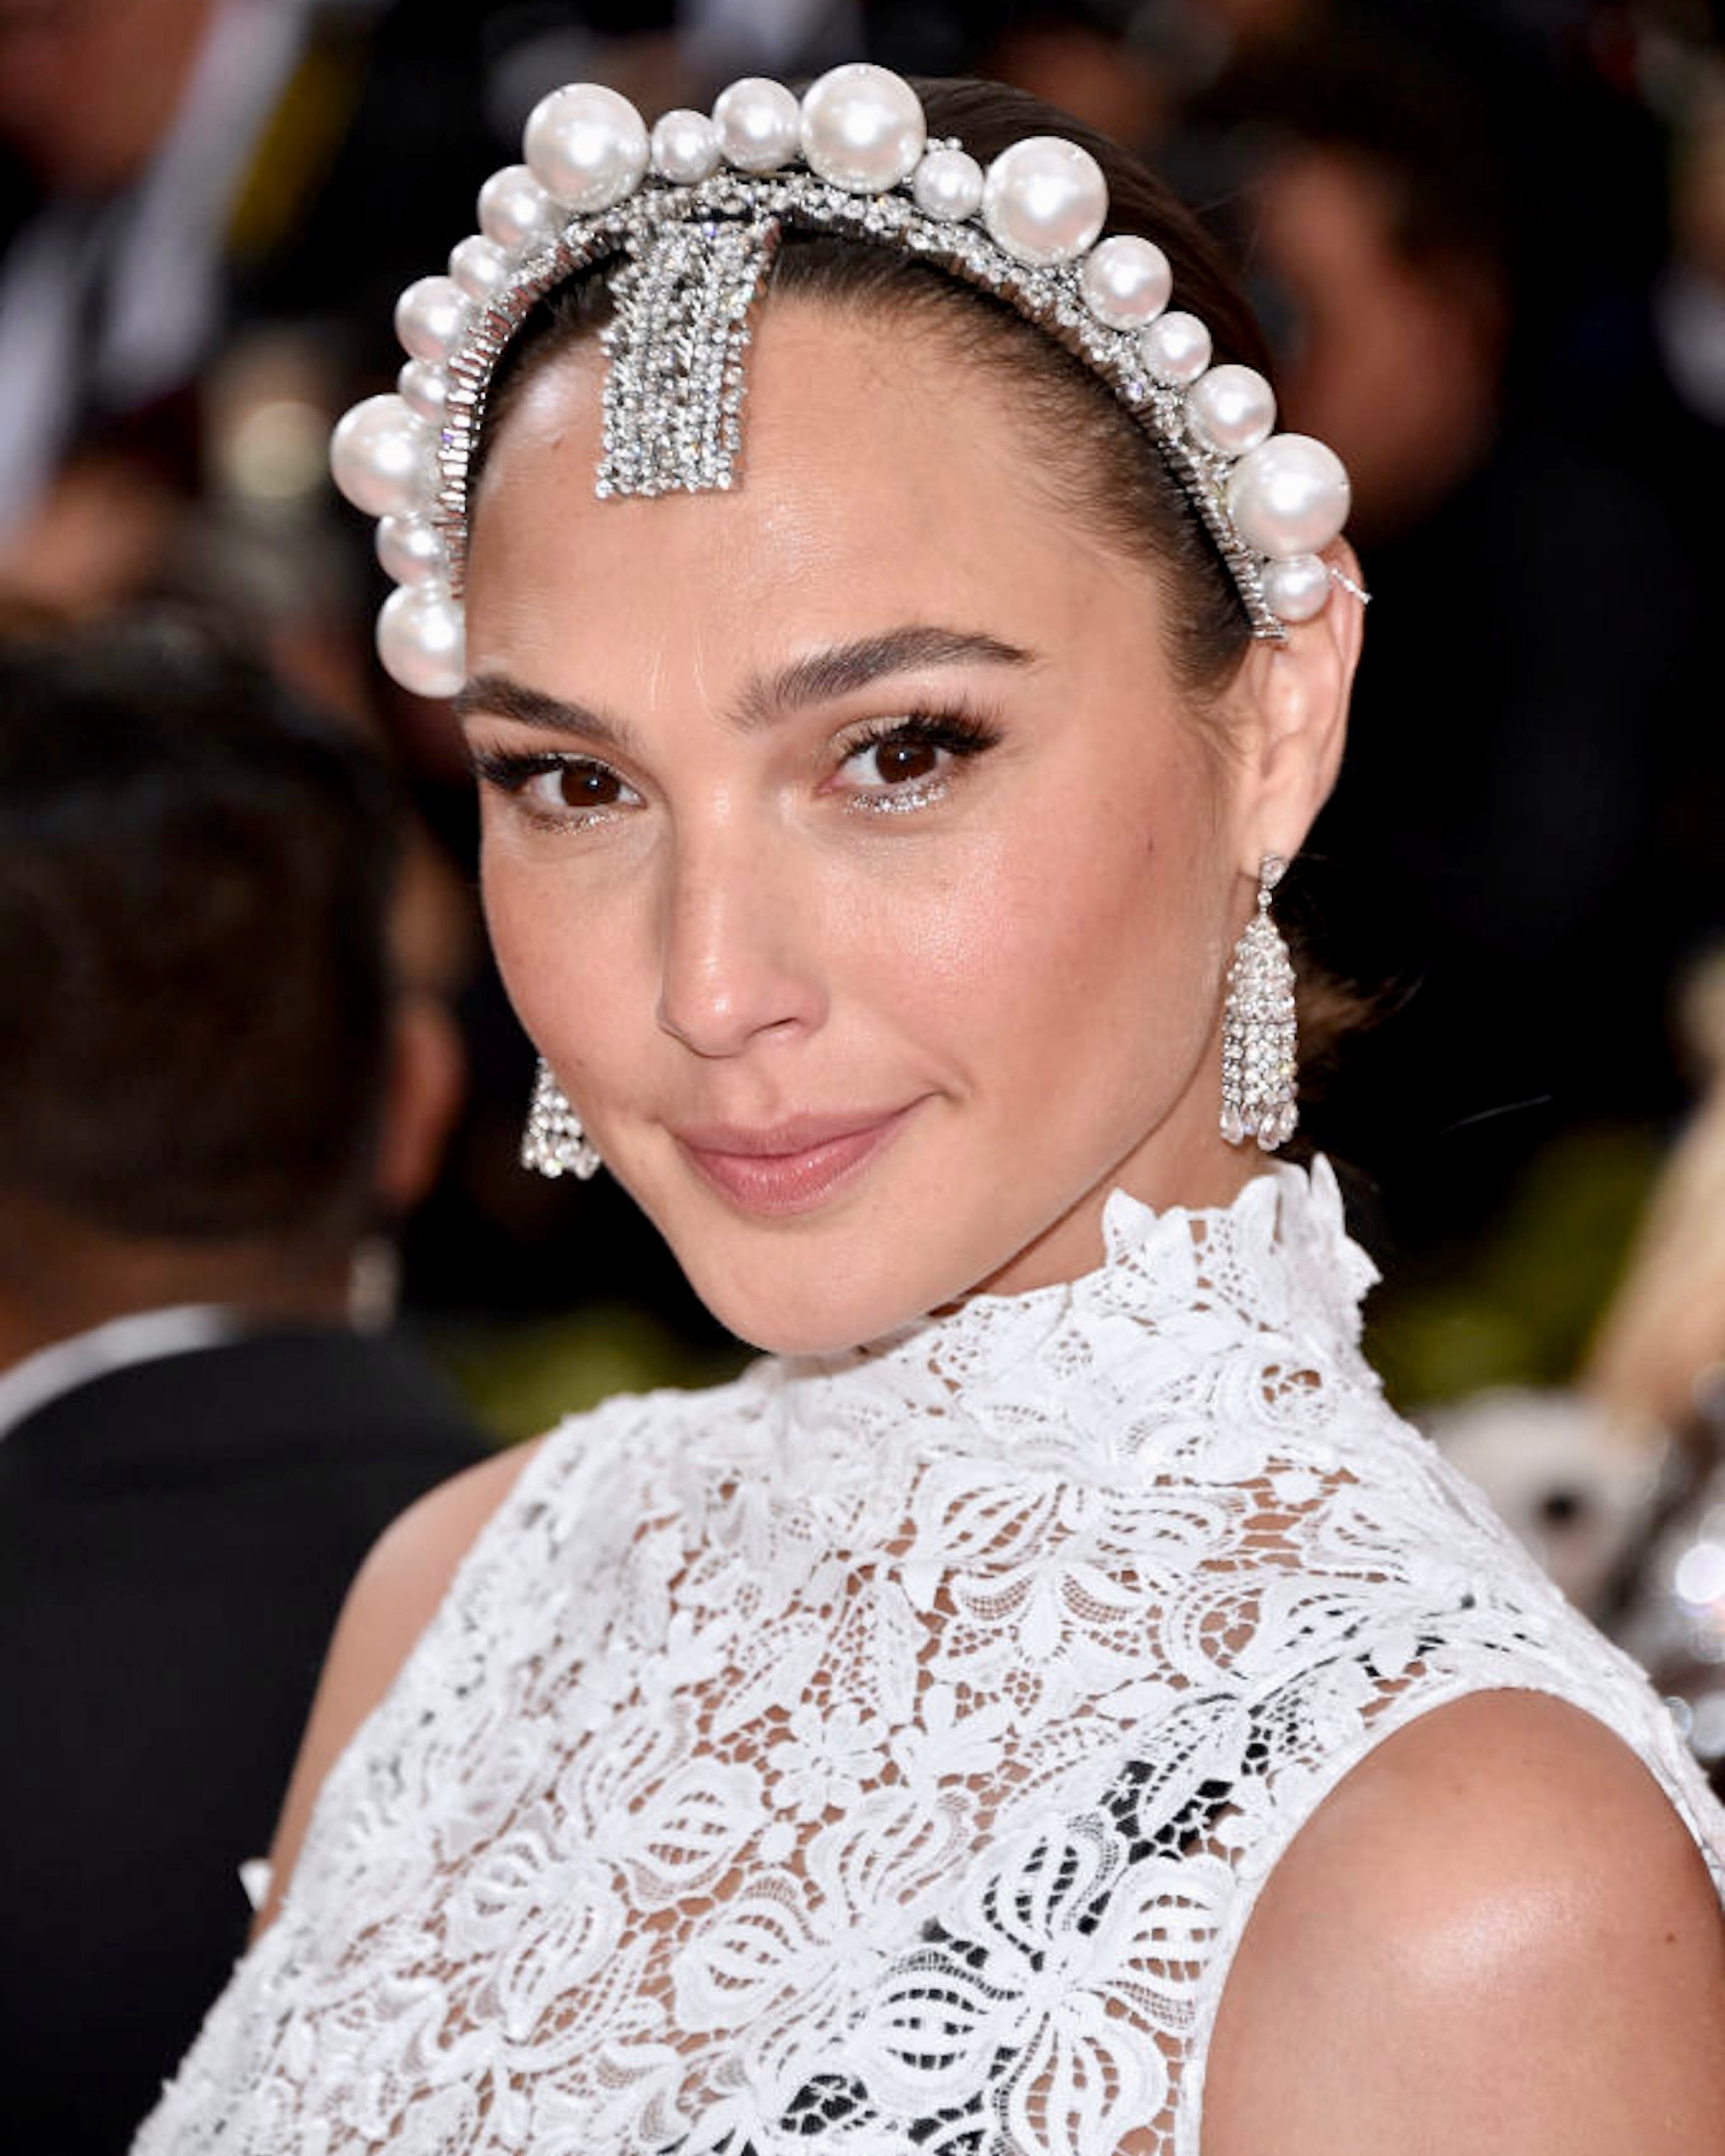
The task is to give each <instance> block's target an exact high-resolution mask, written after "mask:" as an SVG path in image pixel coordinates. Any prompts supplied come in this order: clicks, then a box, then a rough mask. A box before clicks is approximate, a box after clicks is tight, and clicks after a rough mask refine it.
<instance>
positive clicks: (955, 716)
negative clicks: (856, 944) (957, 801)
mask: <svg viewBox="0 0 1725 2156" xmlns="http://www.w3.org/2000/svg"><path fill="white" fill-rule="evenodd" d="M998 741H999V731H997V729H996V728H995V727H994V726H992V725H990V724H989V723H988V721H986V720H984V719H982V718H980V717H978V716H976V715H975V714H973V713H972V712H968V711H943V712H932V711H911V712H909V713H906V715H904V716H901V717H896V718H891V719H879V720H875V721H871V722H870V724H868V725H867V726H863V727H861V728H860V729H859V730H858V731H856V732H855V733H853V734H851V735H850V736H849V737H846V738H845V739H844V740H843V741H841V742H840V743H839V768H840V769H841V770H842V769H843V768H844V767H845V765H846V764H849V763H850V762H853V761H854V760H855V758H856V757H860V756H865V755H866V754H867V753H868V752H869V751H870V749H873V748H881V747H888V746H893V745H901V744H902V745H906V746H913V747H927V748H931V749H934V750H937V751H939V752H942V753H943V754H945V755H946V756H947V757H950V758H952V760H953V761H954V762H958V761H962V760H963V759H964V758H966V757H975V756H980V755H982V754H983V752H984V751H985V750H988V749H990V748H993V746H994V745H995V743H996V742H998ZM469 761H470V763H471V764H472V767H473V770H474V773H475V777H476V778H478V779H479V780H480V783H481V784H483V785H486V786H490V787H495V788H496V790H497V791H498V792H499V793H503V794H506V795H508V796H509V797H510V798H511V799H515V798H520V797H521V796H522V795H524V794H525V793H526V791H527V788H529V786H530V785H531V783H532V782H533V781H534V780H535V779H536V778H545V777H547V776H548V775H550V774H551V773H563V774H568V773H592V774H593V776H594V777H596V778H608V779H613V780H614V781H615V783H617V784H618V785H619V787H626V786H627V784H628V782H627V781H626V780H625V779H624V778H619V776H618V774H617V773H615V772H614V771H613V770H612V769H611V768H610V767H609V765H608V764H604V763H601V762H598V760H597V759H596V758H594V757H585V756H565V755H559V754H557V753H554V752H550V751H546V750H536V751H518V750H508V749H488V748H481V747H473V748H472V749H471V750H470V752H469ZM951 784H952V771H951V768H950V767H947V768H945V769H942V770H938V771H936V772H932V773H929V774H928V775H927V777H926V778H922V779H920V780H916V781H913V782H911V783H907V784H904V785H899V786H893V785H891V784H887V785H883V786H880V787H878V788H875V789H873V790H871V791H862V790H857V791H850V790H849V789H846V788H839V789H838V790H839V791H840V792H841V793H845V797H846V798H845V808H846V809H847V810H848V811H850V812H851V813H853V814H860V815H869V816H882V815H888V816H901V815H905V814H910V813H911V812H913V811H915V810H916V809H919V808H927V807H928V806H930V805H931V804H932V803H934V802H936V801H937V800H940V799H942V798H944V796H945V795H946V793H947V791H948V789H949V788H950V787H951ZM619 805H621V804H619V803H611V802H606V803H600V804H598V805H597V806H595V807H593V808H588V809H580V808H574V807H572V806H569V807H567V808H565V809H564V810H563V811H562V813H557V812H553V811H549V810H547V808H544V807H543V806H541V805H539V804H534V805H533V806H532V808H531V814H534V815H535V816H536V818H537V819H539V820H540V821H542V823H544V824H547V825H549V826H550V827H551V828H552V829H558V830H585V829H588V826H590V825H592V824H597V823H600V822H603V820H604V819H606V818H607V817H608V816H609V815H611V814H614V813H615V810H616V808H617V807H618V806H619Z"/></svg>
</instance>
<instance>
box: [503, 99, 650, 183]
mask: <svg viewBox="0 0 1725 2156" xmlns="http://www.w3.org/2000/svg"><path fill="white" fill-rule="evenodd" d="M521 150H522V154H523V155H524V156H525V157H526V161H527V169H528V170H529V171H530V172H531V173H532V175H533V177H534V178H535V179H536V180H537V181H538V182H539V184H540V186H541V187H543V188H544V189H545V191H546V193H547V194H548V195H549V196H550V197H551V198H552V200H553V201H554V202H560V203H563V204H564V205H565V207H566V208H569V209H574V210H582V211H585V212H587V213H592V212H593V211H594V210H601V209H609V208H610V207H611V205H612V204H613V203H619V202H621V201H622V200H623V198H624V196H625V195H628V194H633V193H634V190H635V189H636V188H637V187H639V185H640V183H641V178H642V175H643V174H644V172H646V169H647V158H648V154H649V143H648V140H647V123H646V121H644V120H643V119H642V117H641V115H640V114H639V112H637V111H636V110H635V109H634V105H631V104H630V103H629V100H628V99H627V98H626V97H624V96H622V95H619V93H618V92H617V91H616V90H608V89H607V88H606V86H605V85H604V84H603V83H601V82H572V83H566V84H565V85H564V86H563V87H562V89H561V90H552V92H551V93H550V95H548V96H545V97H542V98H541V99H540V100H539V102H538V103H537V104H536V105H535V106H534V107H533V110H531V112H530V113H529V114H528V115H527V125H526V129H525V130H524V131H523V133H522V136H521Z"/></svg>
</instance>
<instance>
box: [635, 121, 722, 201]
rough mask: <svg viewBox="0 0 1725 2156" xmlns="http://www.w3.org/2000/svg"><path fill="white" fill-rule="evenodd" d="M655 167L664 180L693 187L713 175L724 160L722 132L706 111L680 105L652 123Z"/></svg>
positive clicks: (680, 185) (681, 185)
mask: <svg viewBox="0 0 1725 2156" xmlns="http://www.w3.org/2000/svg"><path fill="white" fill-rule="evenodd" d="M652 152H653V169H654V171H655V172H657V173H658V174H659V176H660V178H661V179H665V180H673V181H675V182H676V184H677V185H678V186H679V187H696V186H697V185H698V184H699V183H700V182H701V181H702V180H705V179H708V178H710V177H711V176H712V174H713V173H715V172H717V171H718V169H719V167H720V165H721V163H722V162H724V155H725V153H724V151H722V150H721V148H720V147H719V131H718V129H717V128H716V127H715V126H714V125H713V123H712V121H711V120H709V119H708V118H707V116H706V113H704V112H691V111H690V110H689V109H688V108H687V106H685V105H680V106H679V107H678V108H677V110H675V111H674V112H665V113H662V114H661V115H660V117H659V118H658V119H657V120H656V121H655V122H654V123H653V136H652Z"/></svg>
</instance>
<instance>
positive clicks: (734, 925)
mask: <svg viewBox="0 0 1725 2156" xmlns="http://www.w3.org/2000/svg"><path fill="white" fill-rule="evenodd" d="M793 850H794V849H793V842H790V841H788V840H786V839H783V837H782V836H780V837H778V839H775V838H774V837H773V835H772V834H768V833H764V832H762V831H759V830H756V829H743V828H742V827H741V826H739V825H737V824H731V823H730V822H729V821H728V820H726V822H725V823H724V824H722V826H721V828H718V829H712V830H708V831H706V832H703V833H702V834H700V835H699V836H698V837H694V838H685V839H684V840H683V841H682V843H681V844H680V846H679V848H678V850H677V855H676V858H675V860H674V862H673V863H672V865H671V870H670V887H669V890H668V892H667V895H666V901H665V921H664V929H663V951H662V956H661V961H660V991H659V1011H658V1018H659V1024H660V1026H661V1027H662V1028H663V1029H664V1030H665V1032H666V1033H668V1034H670V1035H671V1036H672V1037H673V1038H674V1039H677V1040H680V1041H681V1042H682V1044H683V1045H684V1046H685V1048H688V1049H690V1050H692V1051H693V1053H694V1054H696V1055H701V1056H709V1057H721V1056H735V1055H742V1053H743V1052H744V1051H745V1050H747V1049H748V1048H749V1047H750V1046H751V1045H752V1044H753V1043H755V1042H757V1041H758V1040H760V1039H762V1037H763V1036H765V1035H770V1034H787V1035H788V1034H794V1033H796V1032H798V1031H806V1030H809V1029H813V1028H814V1027H816V1026H818V1025H819V1024H820V1022H821V1020H822V1019H823V1017H824V1014H825V1010H826V995H825V991H824V986H823V983H822V973H823V969H822V968H821V966H820V963H819V945H820V936H819V910H818V907H817V906H815V904H814V893H813V891H812V890H811V889H810V887H809V885H810V881H811V880H810V879H809V878H808V877H806V876H799V875H798V873H797V865H796V862H795V860H794V859H793V858H790V857H789V855H791V854H793Z"/></svg>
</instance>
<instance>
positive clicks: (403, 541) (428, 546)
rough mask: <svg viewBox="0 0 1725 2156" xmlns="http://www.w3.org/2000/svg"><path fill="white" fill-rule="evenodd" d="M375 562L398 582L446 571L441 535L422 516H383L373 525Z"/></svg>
mask: <svg viewBox="0 0 1725 2156" xmlns="http://www.w3.org/2000/svg"><path fill="white" fill-rule="evenodd" d="M376 546H377V562H378V566H379V567H381V568H382V572H383V573H384V575H385V576H386V577H391V578H393V580H394V582H395V583H398V584H425V583H431V582H432V581H433V579H434V578H435V579H438V580H442V579H444V578H446V577H448V575H449V549H448V547H445V546H444V542H443V535H442V533H441V532H440V531H438V530H437V528H436V527H435V526H434V525H430V524H428V523H427V522H426V521H425V520H424V517H423V516H386V517H384V518H382V521H380V522H379V524H378V526H377V539H376Z"/></svg>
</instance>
